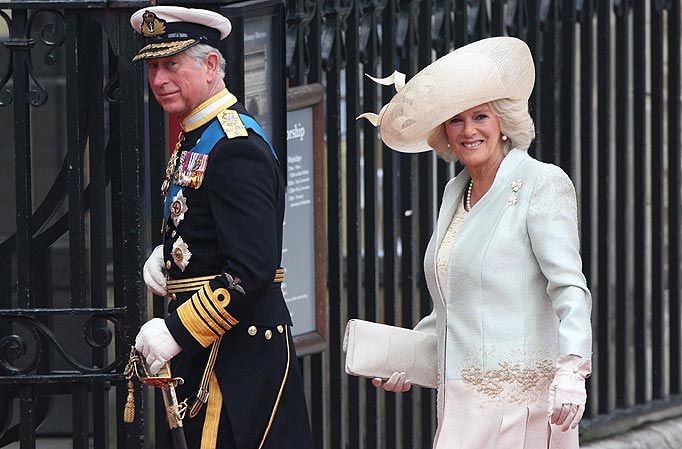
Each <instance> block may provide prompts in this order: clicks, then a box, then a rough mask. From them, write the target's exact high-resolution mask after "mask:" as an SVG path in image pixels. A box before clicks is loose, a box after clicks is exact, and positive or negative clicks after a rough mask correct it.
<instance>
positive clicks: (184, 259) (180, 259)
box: [171, 237, 192, 272]
mask: <svg viewBox="0 0 682 449" xmlns="http://www.w3.org/2000/svg"><path fill="white" fill-rule="evenodd" d="M171 254H172V256H173V262H175V265H177V266H178V268H180V271H183V272H184V271H185V269H186V268H187V265H189V259H190V258H191V257H192V253H191V252H190V251H189V246H187V243H185V241H184V240H182V237H178V239H177V240H176V241H175V243H173V250H172V251H171Z"/></svg>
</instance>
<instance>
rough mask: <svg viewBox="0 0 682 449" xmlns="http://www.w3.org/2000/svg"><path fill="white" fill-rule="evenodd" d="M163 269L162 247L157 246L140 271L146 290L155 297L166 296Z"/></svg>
mask: <svg viewBox="0 0 682 449" xmlns="http://www.w3.org/2000/svg"><path fill="white" fill-rule="evenodd" d="M164 268H165V266H164V262H163V245H159V246H157V247H156V248H154V251H152V254H151V255H150V256H149V259H147V261H146V262H145V263H144V268H143V269H142V276H143V277H144V283H145V284H147V288H148V289H149V290H151V292H152V293H154V294H155V295H159V296H166V295H167V294H168V290H166V272H165V271H164Z"/></svg>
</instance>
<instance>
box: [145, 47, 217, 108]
mask: <svg viewBox="0 0 682 449" xmlns="http://www.w3.org/2000/svg"><path fill="white" fill-rule="evenodd" d="M147 69H148V77H149V85H150V86H151V89H152V92H154V97H156V101H158V102H159V104H160V105H161V107H162V108H163V110H164V111H166V112H167V113H169V114H172V115H174V116H176V117H177V118H179V119H180V120H182V119H184V118H185V117H187V116H188V115H189V113H190V112H192V111H193V110H194V109H195V108H196V107H197V106H199V105H200V104H201V103H203V102H204V101H205V100H207V99H208V97H209V96H210V87H209V86H210V78H209V70H208V68H207V65H206V63H205V62H204V63H199V64H197V62H196V60H194V59H192V58H191V57H190V56H188V55H187V53H186V52H180V53H178V54H175V55H172V56H166V57H164V58H154V59H148V60H147Z"/></svg>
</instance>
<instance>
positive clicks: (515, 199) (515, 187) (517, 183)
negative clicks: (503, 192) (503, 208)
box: [507, 179, 523, 206]
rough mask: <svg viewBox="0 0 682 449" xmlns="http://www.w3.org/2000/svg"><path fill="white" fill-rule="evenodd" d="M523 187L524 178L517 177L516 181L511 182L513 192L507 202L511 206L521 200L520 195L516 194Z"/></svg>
mask: <svg viewBox="0 0 682 449" xmlns="http://www.w3.org/2000/svg"><path fill="white" fill-rule="evenodd" d="M521 187H523V179H517V180H516V181H514V182H512V183H511V190H512V194H511V196H510V197H509V201H508V202H507V204H509V205H510V206H515V205H516V203H518V202H519V197H518V196H517V195H516V193H517V192H518V191H519V190H521Z"/></svg>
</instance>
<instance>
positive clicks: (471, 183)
mask: <svg viewBox="0 0 682 449" xmlns="http://www.w3.org/2000/svg"><path fill="white" fill-rule="evenodd" d="M472 190H474V180H473V179H472V180H471V181H469V187H468V188H467V198H466V204H465V206H466V209H467V212H469V211H470V210H471V191H472Z"/></svg>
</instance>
